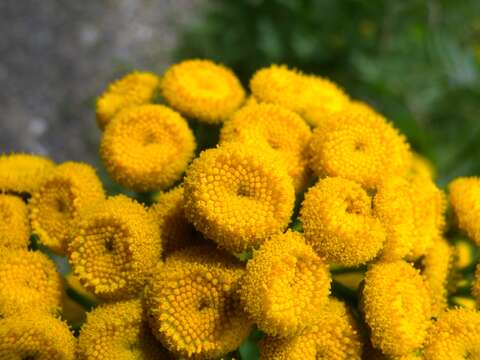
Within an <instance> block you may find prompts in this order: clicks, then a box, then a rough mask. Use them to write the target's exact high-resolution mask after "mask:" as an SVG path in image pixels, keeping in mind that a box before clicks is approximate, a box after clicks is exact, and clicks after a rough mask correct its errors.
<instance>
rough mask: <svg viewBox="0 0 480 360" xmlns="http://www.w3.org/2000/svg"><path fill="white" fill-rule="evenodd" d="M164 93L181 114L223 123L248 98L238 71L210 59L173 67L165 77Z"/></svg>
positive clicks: (205, 120)
mask: <svg viewBox="0 0 480 360" xmlns="http://www.w3.org/2000/svg"><path fill="white" fill-rule="evenodd" d="M161 88H162V95H163V96H164V98H165V99H166V100H167V102H168V103H169V104H170V105H171V106H172V107H173V108H174V109H176V110H178V111H179V112H180V113H182V114H184V115H186V116H188V117H191V118H194V119H197V120H200V121H203V122H206V123H212V124H215V123H220V122H222V121H223V120H225V119H226V118H227V117H228V116H229V115H230V114H232V113H233V112H234V111H235V110H236V109H237V108H238V107H240V105H241V104H242V103H243V101H244V100H245V91H244V90H243V88H242V85H241V84H240V81H239V80H238V78H237V77H236V76H235V74H234V73H233V72H232V71H231V70H230V69H228V68H226V67H224V66H222V65H218V64H215V63H214V62H212V61H209V60H186V61H182V62H180V63H178V64H175V65H173V66H172V67H170V68H169V69H168V70H167V71H166V72H165V75H164V76H163V78H162V83H161Z"/></svg>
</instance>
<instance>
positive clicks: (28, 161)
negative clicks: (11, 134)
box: [0, 154, 55, 194]
mask: <svg viewBox="0 0 480 360" xmlns="http://www.w3.org/2000/svg"><path fill="white" fill-rule="evenodd" d="M54 167H55V164H54V162H53V161H51V160H49V159H47V158H45V157H43V156H39V155H29V154H12V155H0V192H11V193H15V194H24V193H27V194H31V193H32V192H34V191H35V190H37V188H38V187H39V186H40V184H41V183H42V182H43V180H44V178H45V176H47V175H48V174H49V173H50V171H52V169H53V168H54Z"/></svg>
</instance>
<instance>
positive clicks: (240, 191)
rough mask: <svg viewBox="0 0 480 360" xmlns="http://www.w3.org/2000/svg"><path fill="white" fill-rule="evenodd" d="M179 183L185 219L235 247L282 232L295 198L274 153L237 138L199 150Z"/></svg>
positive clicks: (211, 235)
mask: <svg viewBox="0 0 480 360" xmlns="http://www.w3.org/2000/svg"><path fill="white" fill-rule="evenodd" d="M184 188H185V195H184V196H185V213H186V215H187V219H189V221H190V222H192V223H193V224H194V225H195V227H196V228H197V230H199V231H200V232H202V233H203V234H204V235H205V236H206V237H207V238H210V239H212V240H214V241H216V242H217V243H218V244H219V245H220V246H222V247H224V248H226V249H228V250H230V251H236V252H241V251H243V250H245V249H246V248H248V247H252V246H253V247H256V246H259V245H260V244H261V243H262V242H263V241H264V240H265V239H266V238H268V237H269V236H271V235H273V234H275V233H280V232H282V231H283V230H284V229H285V228H286V227H287V225H288V222H289V220H290V216H291V214H292V211H293V206H294V201H295V191H294V188H293V184H292V180H291V178H290V177H289V176H288V174H287V170H286V169H285V167H284V164H283V163H281V162H280V161H279V160H278V158H277V157H276V156H275V154H271V153H270V152H266V151H256V148H253V147H243V146H242V145H239V144H237V143H235V144H225V145H222V146H220V147H218V148H216V149H210V150H206V151H204V152H203V153H202V154H200V157H199V158H197V159H196V160H195V161H194V162H193V163H192V165H191V167H190V169H189V170H188V172H187V176H186V178H185V183H184Z"/></svg>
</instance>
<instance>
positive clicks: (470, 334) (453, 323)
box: [424, 309, 480, 360]
mask: <svg viewBox="0 0 480 360" xmlns="http://www.w3.org/2000/svg"><path fill="white" fill-rule="evenodd" d="M479 329H480V313H479V312H478V311H475V310H468V309H453V310H448V311H446V312H444V313H443V314H442V315H441V316H440V318H439V319H438V320H437V321H436V322H435V323H434V325H433V326H432V328H431V331H430V332H429V336H428V341H427V344H426V345H425V353H424V355H425V359H426V360H453V359H478V358H479V356H480V332H479Z"/></svg>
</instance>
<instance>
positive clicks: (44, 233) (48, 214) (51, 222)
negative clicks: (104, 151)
mask: <svg viewBox="0 0 480 360" xmlns="http://www.w3.org/2000/svg"><path fill="white" fill-rule="evenodd" d="M104 196H105V194H104V191H103V187H102V183H101V182H100V180H99V179H98V177H97V175H96V173H95V170H94V169H93V168H92V167H91V166H90V165H87V164H83V163H76V162H65V163H63V164H61V165H59V166H57V167H56V168H55V169H54V170H53V171H51V173H50V175H49V176H48V177H47V178H46V179H45V181H44V182H43V183H42V185H41V186H40V187H39V188H38V189H37V191H35V192H34V193H33V195H32V198H31V199H30V201H29V208H30V221H31V225H32V231H33V232H34V233H35V234H37V235H38V237H39V239H40V241H41V242H42V243H43V244H45V245H46V246H48V247H49V248H50V249H51V250H52V251H54V252H56V253H58V254H61V255H63V254H65V253H66V250H67V242H68V241H69V240H70V236H71V230H72V227H73V223H74V221H75V219H76V218H77V217H78V216H79V214H80V213H81V212H82V211H85V210H86V209H87V208H88V207H90V206H91V205H92V204H94V203H95V202H98V201H102V200H103V199H104Z"/></svg>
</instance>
